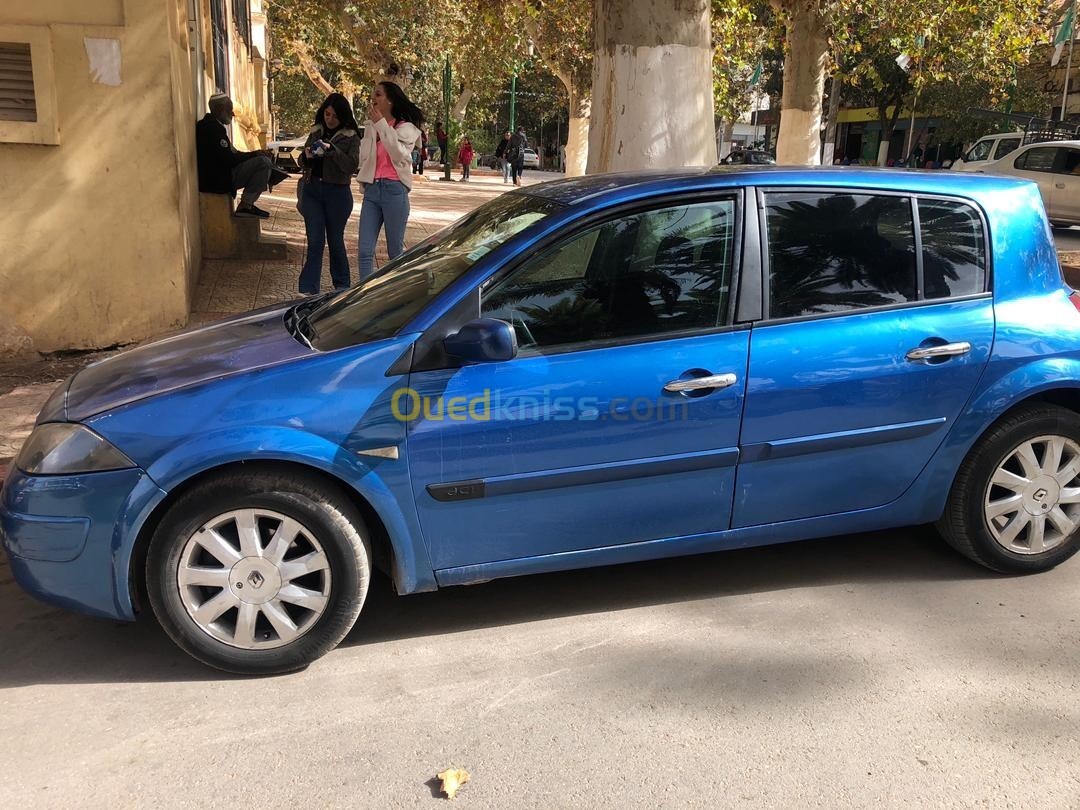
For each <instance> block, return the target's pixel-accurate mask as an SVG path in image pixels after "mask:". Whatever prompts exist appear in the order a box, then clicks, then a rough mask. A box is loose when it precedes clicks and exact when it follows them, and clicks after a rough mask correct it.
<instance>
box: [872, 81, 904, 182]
mask: <svg viewBox="0 0 1080 810" xmlns="http://www.w3.org/2000/svg"><path fill="white" fill-rule="evenodd" d="M901 101H902V99H901V98H899V97H897V98H895V99H893V101H892V103H891V104H886V105H885V106H884V107H878V124H879V125H880V126H881V142H880V143H879V144H878V153H877V165H878V166H887V165H888V163H889V146H890V145H891V144H892V136H893V133H894V132H896V122H897V120H898V119H899V118H900V102H901ZM890 109H891V110H892V113H890V112H889V110H890Z"/></svg>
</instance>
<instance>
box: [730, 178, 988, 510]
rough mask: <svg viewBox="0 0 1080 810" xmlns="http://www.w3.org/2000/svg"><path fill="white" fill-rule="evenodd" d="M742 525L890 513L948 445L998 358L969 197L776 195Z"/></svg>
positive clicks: (980, 229) (771, 206)
mask: <svg viewBox="0 0 1080 810" xmlns="http://www.w3.org/2000/svg"><path fill="white" fill-rule="evenodd" d="M759 200H760V204H761V207H762V213H763V215H764V221H765V227H764V229H763V231H764V233H765V239H766V246H765V257H766V261H765V262H764V264H765V274H766V284H765V289H766V296H765V297H766V303H765V311H766V313H767V314H766V318H765V320H764V321H763V322H762V323H760V324H758V325H756V326H755V327H754V332H753V337H752V340H751V348H750V370H749V375H748V382H747V400H746V412H745V415H744V420H743V431H742V437H741V441H740V448H741V455H740V462H739V470H738V481H737V486H736V498H735V506H734V519H733V526H734V527H745V526H756V525H761V524H766V523H774V522H779V521H785V520H794V519H799V518H810V517H815V516H820V515H830V514H836V513H840V512H848V511H853V510H858V509H868V508H872V507H875V506H881V505H884V504H886V503H889V502H890V501H893V500H895V499H896V498H898V497H900V495H901V494H903V492H904V490H906V489H907V488H908V487H909V486H910V485H911V484H912V482H913V481H914V480H915V478H916V476H918V474H919V472H920V471H921V470H922V469H923V467H924V466H925V465H926V463H927V462H928V461H929V459H930V457H931V455H932V454H933V453H934V451H935V450H936V449H937V447H938V446H939V445H940V444H941V441H942V440H943V438H944V437H945V434H946V432H947V431H948V430H949V428H950V427H951V426H952V424H953V421H954V420H955V419H956V417H957V416H958V415H959V413H960V412H961V409H962V408H963V407H964V404H965V403H966V402H967V400H968V399H969V397H970V396H971V394H972V391H973V389H974V388H975V385H976V384H977V382H978V380H979V377H980V375H981V374H982V372H983V369H984V367H985V365H986V363H987V361H988V359H989V357H990V350H991V346H992V343H993V337H994V312H993V300H992V297H991V294H990V293H989V292H987V239H986V232H985V225H984V221H983V218H982V217H981V214H980V213H979V211H978V210H977V209H976V208H975V207H974V206H972V205H971V204H969V203H965V202H963V201H958V200H950V199H938V198H922V199H918V200H914V199H913V198H911V197H907V196H903V195H897V194H884V193H878V192H865V191H851V192H846V191H843V190H832V191H821V192H818V191H781V190H777V191H769V192H765V193H762V194H761V195H760V196H759Z"/></svg>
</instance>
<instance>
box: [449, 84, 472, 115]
mask: <svg viewBox="0 0 1080 810" xmlns="http://www.w3.org/2000/svg"><path fill="white" fill-rule="evenodd" d="M474 95H476V94H475V93H473V91H472V89H470V88H469V87H468V86H465V87H463V88H462V89H461V94H460V95H459V96H458V97H457V98H456V99H455V100H454V106H452V107H451V108H450V120H451V121H457V122H458V123H459V124H460V123H461V122H462V121H464V120H465V110H466V109H467V108H468V106H469V102H470V101H472V98H473V96H474Z"/></svg>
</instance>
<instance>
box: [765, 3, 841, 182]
mask: <svg viewBox="0 0 1080 810" xmlns="http://www.w3.org/2000/svg"><path fill="white" fill-rule="evenodd" d="M776 2H778V3H779V4H780V7H781V8H782V9H784V10H785V11H786V12H787V14H788V19H787V36H786V42H785V48H784V51H785V53H784V93H783V96H782V97H781V100H780V134H779V136H778V138H777V141H776V162H777V163H786V164H792V165H799V166H816V165H817V164H818V163H819V162H820V156H821V97H822V95H823V94H824V92H825V65H826V63H827V62H828V53H829V50H828V49H829V39H828V36H827V35H826V31H825V21H824V20H823V19H822V17H821V11H820V9H819V6H818V2H817V0H776Z"/></svg>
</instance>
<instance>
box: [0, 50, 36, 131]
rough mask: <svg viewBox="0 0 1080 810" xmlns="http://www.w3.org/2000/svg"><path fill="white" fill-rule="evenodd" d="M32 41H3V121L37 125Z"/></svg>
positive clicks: (0, 67)
mask: <svg viewBox="0 0 1080 810" xmlns="http://www.w3.org/2000/svg"><path fill="white" fill-rule="evenodd" d="M37 120H38V119H37V101H36V100H35V98H34V66H33V62H32V61H31V59H30V43H29V42H0V121H24V122H36V121H37Z"/></svg>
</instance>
